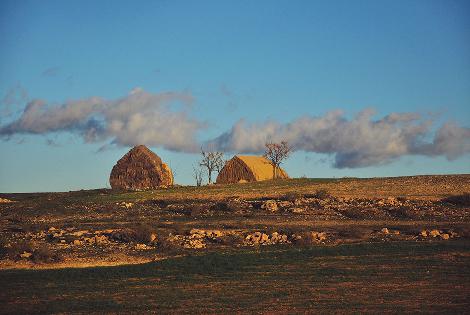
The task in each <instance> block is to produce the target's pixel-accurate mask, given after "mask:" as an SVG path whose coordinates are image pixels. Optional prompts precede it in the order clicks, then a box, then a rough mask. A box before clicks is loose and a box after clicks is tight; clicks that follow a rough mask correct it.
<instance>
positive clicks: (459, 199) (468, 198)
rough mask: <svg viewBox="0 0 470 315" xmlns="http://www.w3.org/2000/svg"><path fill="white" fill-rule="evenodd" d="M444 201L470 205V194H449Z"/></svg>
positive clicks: (458, 204)
mask: <svg viewBox="0 0 470 315" xmlns="http://www.w3.org/2000/svg"><path fill="white" fill-rule="evenodd" d="M442 201H443V202H447V203H450V204H453V205H456V206H470V194H462V195H455V196H449V197H446V198H444V199H442Z"/></svg>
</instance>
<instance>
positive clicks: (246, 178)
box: [216, 155, 289, 184]
mask: <svg viewBox="0 0 470 315" xmlns="http://www.w3.org/2000/svg"><path fill="white" fill-rule="evenodd" d="M276 173H277V174H276V175H277V176H276V177H277V178H289V176H288V175H287V173H286V172H285V171H284V170H283V169H281V168H278V169H277V171H276ZM267 179H273V167H272V165H271V163H270V162H269V161H268V160H267V159H266V158H264V157H262V156H253V155H236V156H234V157H233V158H232V159H231V160H230V161H227V163H225V166H224V167H223V168H222V170H221V171H220V173H219V175H218V176H217V180H216V183H217V184H228V183H244V182H255V181H261V180H267Z"/></svg>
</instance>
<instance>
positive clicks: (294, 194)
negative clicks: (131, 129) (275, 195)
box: [280, 191, 303, 202]
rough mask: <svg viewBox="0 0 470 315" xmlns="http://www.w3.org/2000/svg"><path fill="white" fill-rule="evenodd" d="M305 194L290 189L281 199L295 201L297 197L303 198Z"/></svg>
mask: <svg viewBox="0 0 470 315" xmlns="http://www.w3.org/2000/svg"><path fill="white" fill-rule="evenodd" d="M302 197H303V195H302V194H301V193H298V192H294V191H290V192H288V193H286V194H285V195H284V196H282V197H281V198H280V199H281V200H284V201H291V202H294V201H295V200H297V199H301V198H302Z"/></svg>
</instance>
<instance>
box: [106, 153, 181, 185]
mask: <svg viewBox="0 0 470 315" xmlns="http://www.w3.org/2000/svg"><path fill="white" fill-rule="evenodd" d="M109 183H110V184H111V187H112V188H113V189H124V190H146V189H156V188H159V187H166V186H171V185H173V173H172V172H171V169H170V168H169V167H168V166H167V165H166V164H165V163H163V162H162V160H161V159H160V157H158V155H156V154H155V153H153V152H152V151H150V150H149V149H148V148H147V147H146V146H144V145H139V146H136V147H134V148H132V149H131V150H130V151H129V152H127V153H126V155H124V156H123V157H122V158H121V159H120V160H119V161H118V162H117V163H116V165H114V167H113V170H112V171H111V175H110V176H109Z"/></svg>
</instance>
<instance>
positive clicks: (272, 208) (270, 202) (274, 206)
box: [261, 200, 279, 212]
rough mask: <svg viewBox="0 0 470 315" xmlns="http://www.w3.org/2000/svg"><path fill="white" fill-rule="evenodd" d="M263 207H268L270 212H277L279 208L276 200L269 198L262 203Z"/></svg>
mask: <svg viewBox="0 0 470 315" xmlns="http://www.w3.org/2000/svg"><path fill="white" fill-rule="evenodd" d="M261 209H266V210H268V211H270V212H276V211H278V210H279V208H278V206H277V203H276V201H275V200H267V201H265V202H264V203H263V204H262V205H261Z"/></svg>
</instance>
